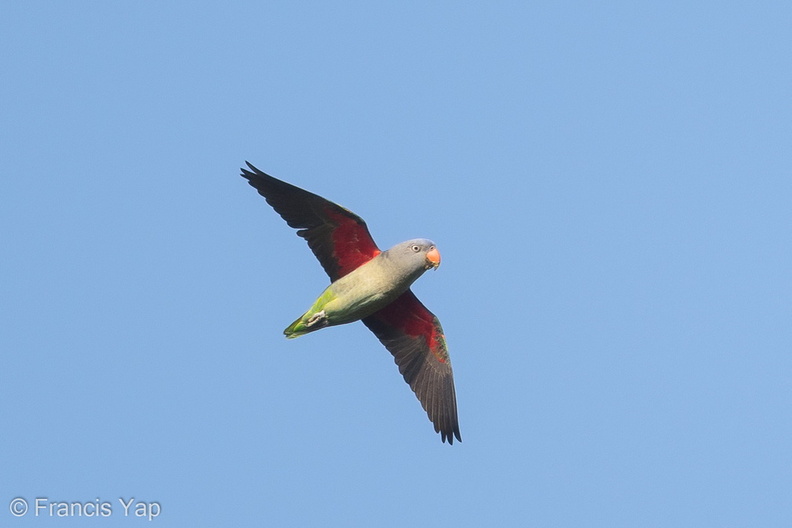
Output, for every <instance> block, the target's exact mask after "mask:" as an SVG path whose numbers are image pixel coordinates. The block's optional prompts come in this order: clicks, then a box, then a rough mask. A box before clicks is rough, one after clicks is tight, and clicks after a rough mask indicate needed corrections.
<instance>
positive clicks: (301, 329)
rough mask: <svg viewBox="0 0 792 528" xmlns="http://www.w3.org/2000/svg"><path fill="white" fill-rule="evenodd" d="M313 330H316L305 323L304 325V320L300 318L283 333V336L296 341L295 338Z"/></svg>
mask: <svg viewBox="0 0 792 528" xmlns="http://www.w3.org/2000/svg"><path fill="white" fill-rule="evenodd" d="M311 330H314V329H313V328H308V327H307V326H305V323H303V318H302V317H300V318H299V319H297V320H296V321H294V322H293V323H292V324H290V325H289V327H288V328H286V330H284V331H283V335H285V336H286V338H287V339H294V338H295V337H300V336H301V335H305V334H307V333H308V332H310V331H311Z"/></svg>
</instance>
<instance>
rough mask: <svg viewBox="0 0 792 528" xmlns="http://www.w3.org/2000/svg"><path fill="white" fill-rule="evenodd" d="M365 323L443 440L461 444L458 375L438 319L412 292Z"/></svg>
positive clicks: (368, 318) (408, 292) (366, 319)
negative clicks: (395, 365) (380, 343)
mask: <svg viewBox="0 0 792 528" xmlns="http://www.w3.org/2000/svg"><path fill="white" fill-rule="evenodd" d="M363 323H364V324H365V325H366V326H367V327H368V328H369V330H371V331H372V332H374V335H376V336H377V338H378V339H379V340H380V341H382V344H383V345H385V348H387V349H388V350H389V351H390V353H391V354H393V358H394V361H396V364H397V365H398V366H399V372H401V374H402V376H404V381H406V382H407V383H408V384H409V385H410V388H411V389H412V390H413V391H414V392H415V395H416V396H417V397H418V400H419V401H420V402H421V405H422V406H423V408H424V410H425V411H426V414H427V415H428V416H429V420H431V422H432V423H433V424H434V427H435V431H436V432H438V433H440V436H441V437H442V440H443V441H444V442H445V441H448V443H449V444H453V443H454V437H456V439H457V440H459V441H460V442H461V441H462V437H461V436H460V433H459V420H458V418H457V405H456V391H455V390H454V375H453V372H452V370H451V361H450V359H449V357H448V348H447V347H446V342H445V336H443V329H442V327H441V326H440V321H438V320H437V317H435V315H434V314H433V313H432V312H430V311H429V310H428V309H427V308H426V307H425V306H424V305H423V304H421V301H419V300H418V298H417V297H416V296H415V294H413V293H412V291H410V290H408V291H406V292H405V293H403V294H402V295H401V296H400V297H399V298H398V299H396V300H395V301H393V302H392V303H391V304H389V305H388V306H386V307H385V308H383V309H382V310H380V311H379V312H376V313H374V314H373V315H370V316H369V317H366V318H364V319H363Z"/></svg>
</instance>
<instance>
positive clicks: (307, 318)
mask: <svg viewBox="0 0 792 528" xmlns="http://www.w3.org/2000/svg"><path fill="white" fill-rule="evenodd" d="M310 313H311V312H310V311H309V312H308V313H306V314H304V315H301V316H300V317H299V318H298V319H297V320H296V321H294V322H293V323H292V324H290V325H289V326H288V328H286V330H284V331H283V335H285V336H286V337H287V338H288V339H294V338H295V337H300V336H301V335H305V334H308V333H310V332H314V331H316V330H319V329H320V328H324V327H325V326H327V323H328V321H327V316H326V315H325V312H324V310H322V311H320V312H317V313H314V314H313V315H309V314H310Z"/></svg>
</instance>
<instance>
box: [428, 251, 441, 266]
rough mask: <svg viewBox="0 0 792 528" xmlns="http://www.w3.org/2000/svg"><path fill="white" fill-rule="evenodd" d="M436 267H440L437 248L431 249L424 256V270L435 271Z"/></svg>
mask: <svg viewBox="0 0 792 528" xmlns="http://www.w3.org/2000/svg"><path fill="white" fill-rule="evenodd" d="M438 266H440V252H439V251H437V248H435V247H433V248H432V249H430V250H429V252H428V253H427V254H426V269H429V268H434V269H437V268H438Z"/></svg>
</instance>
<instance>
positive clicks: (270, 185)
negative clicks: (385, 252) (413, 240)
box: [242, 162, 380, 281]
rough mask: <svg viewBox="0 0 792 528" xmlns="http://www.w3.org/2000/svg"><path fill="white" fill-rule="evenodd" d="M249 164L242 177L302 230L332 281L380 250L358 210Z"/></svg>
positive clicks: (300, 232)
mask: <svg viewBox="0 0 792 528" xmlns="http://www.w3.org/2000/svg"><path fill="white" fill-rule="evenodd" d="M245 163H247V166H248V167H250V170H247V169H242V177H243V178H246V179H247V180H248V182H249V183H250V185H252V186H253V187H254V188H255V189H256V190H257V191H258V192H259V194H260V195H261V196H263V197H264V198H266V199H267V203H269V204H270V205H271V206H272V208H273V209H275V211H277V212H278V214H279V215H281V216H282V217H283V219H284V220H286V223H287V224H289V225H290V226H291V227H294V228H296V229H299V231H297V234H298V235H299V236H301V237H303V238H304V239H305V240H306V241H307V242H308V246H309V247H310V248H311V251H313V253H314V255H316V258H317V259H319V262H320V263H321V264H322V267H323V268H324V270H325V271H326V272H327V274H328V275H329V276H330V280H331V281H335V280H337V279H339V278H341V277H343V276H344V275H346V274H347V273H349V272H350V271H352V270H354V269H356V268H358V267H359V266H360V265H362V264H364V263H366V262H368V261H369V260H371V259H372V258H374V257H376V256H377V255H378V254H379V253H380V250H379V248H377V244H375V243H374V239H372V238H371V234H369V230H368V227H366V222H364V221H363V219H362V218H360V217H359V216H357V215H356V214H355V213H353V212H352V211H349V210H347V209H344V208H343V207H341V206H340V205H337V204H334V203H333V202H331V201H329V200H325V199H324V198H322V197H321V196H318V195H316V194H313V193H310V192H308V191H306V190H303V189H300V188H299V187H295V186H294V185H290V184H288V183H286V182H284V181H281V180H279V179H277V178H273V177H272V176H270V175H269V174H265V173H263V172H261V171H260V170H258V169H257V168H256V167H254V166H253V165H251V164H250V163H248V162H245Z"/></svg>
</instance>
